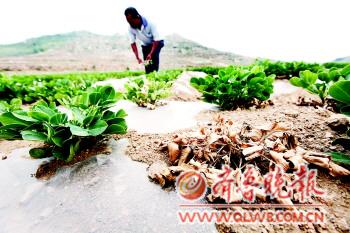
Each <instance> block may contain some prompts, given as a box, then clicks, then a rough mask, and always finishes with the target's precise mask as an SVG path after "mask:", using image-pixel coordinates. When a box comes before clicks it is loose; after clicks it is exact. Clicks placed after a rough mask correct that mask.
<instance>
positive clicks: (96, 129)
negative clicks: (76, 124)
mask: <svg viewBox="0 0 350 233" xmlns="http://www.w3.org/2000/svg"><path fill="white" fill-rule="evenodd" d="M107 127H108V124H107V123H106V122H105V121H103V120H99V121H97V122H96V123H95V124H94V125H92V126H90V127H89V131H88V132H89V135H91V136H97V135H100V134H102V133H103V132H104V131H105V130H106V129H107Z"/></svg>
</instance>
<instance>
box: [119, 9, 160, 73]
mask: <svg viewBox="0 0 350 233" xmlns="http://www.w3.org/2000/svg"><path fill="white" fill-rule="evenodd" d="M124 14H125V17H126V20H127V21H128V23H129V25H130V27H129V36H130V41H131V48H132V51H133V52H134V54H135V56H136V59H137V61H138V63H139V64H141V63H142V59H140V57H139V53H138V50H137V46H136V39H138V40H140V42H141V47H142V53H143V60H144V64H145V71H146V74H148V73H151V72H153V71H158V69H159V53H160V50H161V49H162V47H163V46H164V40H163V39H162V38H161V37H160V36H159V33H158V30H157V28H156V26H155V25H154V24H153V23H152V22H150V21H149V20H147V19H146V18H145V17H143V16H141V15H140V14H139V13H138V12H137V10H136V9H135V8H133V7H129V8H127V9H126V10H125V12H124Z"/></svg>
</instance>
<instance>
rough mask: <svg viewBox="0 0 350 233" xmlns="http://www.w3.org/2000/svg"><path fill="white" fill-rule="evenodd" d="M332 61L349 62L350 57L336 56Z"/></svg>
mask: <svg viewBox="0 0 350 233" xmlns="http://www.w3.org/2000/svg"><path fill="white" fill-rule="evenodd" d="M334 61H336V62H350V57H341V58H337V59H335V60H334Z"/></svg>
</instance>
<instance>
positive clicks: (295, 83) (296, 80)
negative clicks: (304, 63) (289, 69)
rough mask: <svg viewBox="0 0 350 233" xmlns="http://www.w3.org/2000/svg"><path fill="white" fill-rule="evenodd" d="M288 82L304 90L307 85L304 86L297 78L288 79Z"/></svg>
mask: <svg viewBox="0 0 350 233" xmlns="http://www.w3.org/2000/svg"><path fill="white" fill-rule="evenodd" d="M289 82H290V83H291V84H292V85H294V86H296V87H304V88H306V87H307V85H304V84H303V83H302V82H301V81H300V78H298V77H293V78H291V79H289Z"/></svg>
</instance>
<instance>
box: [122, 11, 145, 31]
mask: <svg viewBox="0 0 350 233" xmlns="http://www.w3.org/2000/svg"><path fill="white" fill-rule="evenodd" d="M124 15H125V17H126V21H128V23H129V24H130V26H131V27H132V28H138V27H140V26H141V24H142V19H141V15H140V14H139V12H137V10H136V9H135V8H134V7H128V8H126V10H125V12H124Z"/></svg>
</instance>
